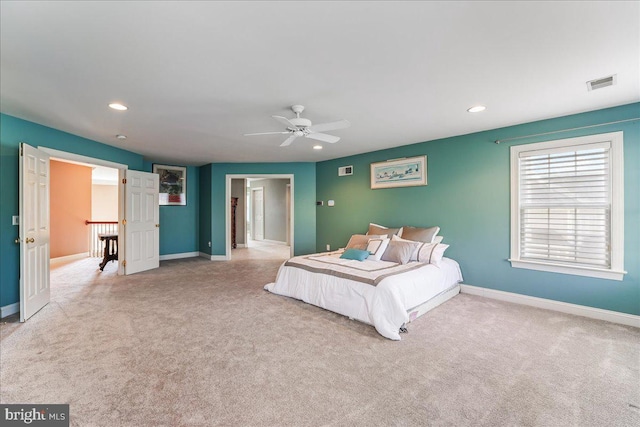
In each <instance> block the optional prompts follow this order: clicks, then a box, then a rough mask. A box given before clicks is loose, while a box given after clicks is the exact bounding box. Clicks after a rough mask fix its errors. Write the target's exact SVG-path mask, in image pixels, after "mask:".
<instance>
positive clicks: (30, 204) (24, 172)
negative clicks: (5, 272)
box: [19, 142, 51, 322]
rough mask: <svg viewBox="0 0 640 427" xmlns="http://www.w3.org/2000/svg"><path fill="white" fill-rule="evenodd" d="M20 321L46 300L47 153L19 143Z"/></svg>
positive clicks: (47, 248) (47, 246)
mask: <svg viewBox="0 0 640 427" xmlns="http://www.w3.org/2000/svg"><path fill="white" fill-rule="evenodd" d="M20 157H21V158H20V167H19V168H20V178H19V181H20V184H19V185H20V187H19V191H20V209H19V211H20V212H19V214H20V321H21V322H24V321H25V320H27V319H28V318H30V317H31V316H33V315H34V314H35V313H36V312H38V310H40V309H41V308H42V307H44V306H45V305H47V304H48V303H49V298H50V295H51V292H50V288H49V250H50V248H49V238H50V231H49V179H50V177H49V155H48V154H47V153H45V152H44V151H41V150H38V149H36V148H33V147H31V146H29V145H27V144H25V143H24V142H23V143H21V144H20Z"/></svg>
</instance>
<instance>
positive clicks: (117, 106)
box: [109, 102, 129, 111]
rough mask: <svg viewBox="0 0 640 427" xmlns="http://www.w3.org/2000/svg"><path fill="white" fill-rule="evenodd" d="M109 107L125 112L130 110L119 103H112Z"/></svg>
mask: <svg viewBox="0 0 640 427" xmlns="http://www.w3.org/2000/svg"><path fill="white" fill-rule="evenodd" d="M109 107H111V108H113V109H114V110H118V111H125V110H128V109H129V107H127V106H126V105H122V104H118V103H117V102H112V103H111V104H109Z"/></svg>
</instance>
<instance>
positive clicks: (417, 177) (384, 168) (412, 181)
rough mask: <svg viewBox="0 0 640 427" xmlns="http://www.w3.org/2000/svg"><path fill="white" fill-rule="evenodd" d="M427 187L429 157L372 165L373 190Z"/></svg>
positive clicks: (408, 158) (394, 160) (388, 161)
mask: <svg viewBox="0 0 640 427" xmlns="http://www.w3.org/2000/svg"><path fill="white" fill-rule="evenodd" d="M419 185H427V156H417V157H406V158H402V159H392V160H387V161H385V162H377V163H371V189H374V190H375V189H379V188H394V187H413V186H419Z"/></svg>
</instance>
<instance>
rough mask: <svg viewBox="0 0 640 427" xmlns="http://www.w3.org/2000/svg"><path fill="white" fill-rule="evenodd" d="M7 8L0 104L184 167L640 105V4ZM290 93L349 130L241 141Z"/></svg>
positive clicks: (386, 143)
mask: <svg viewBox="0 0 640 427" xmlns="http://www.w3.org/2000/svg"><path fill="white" fill-rule="evenodd" d="M0 5H1V6H0V7H1V9H0V36H1V45H0V55H1V69H0V89H1V91H0V95H1V96H0V108H1V111H2V112H3V113H6V114H9V115H12V116H16V117H20V118H24V119H27V120H30V121H33V122H36V123H41V124H43V125H46V126H50V127H53V128H56V129H60V130H63V131H66V132H70V133H72V134H76V135H80V136H83V137H86V138H89V139H93V140H96V141H100V142H103V143H105V144H109V145H113V146H116V147H121V148H124V149H127V150H130V151H133V152H136V153H140V154H143V155H144V156H146V157H147V158H149V159H153V160H156V161H163V162H167V163H170V164H191V165H202V164H205V163H211V162H276V161H282V162H286V161H320V160H326V159H331V158H337V157H342V156H346V155H352V154H357V153H363V152H369V151H374V150H378V149H383V148H388V147H393V146H399V145H406V144H411V143H416V142H421V141H428V140H433V139H437V138H442V137H447V136H453V135H461V134H466V133H471V132H476V131H481V130H487V129H493V128H498V127H502V126H508V125H513V124H518V123H524V122H530V121H535V120H540V119H546V118H552V117H558V116H562V115H567V114H572V113H579V112H584V111H591V110H596V109H600V108H605V107H611V106H616V105H623V104H628V103H631V102H637V101H639V100H640V2H638V1H630V2H448V3H447V2H367V1H357V2H169V1H166V2H153V1H141V2H124V1H119V2H57V1H49V2H6V1H2V3H0ZM611 74H617V85H615V86H612V87H608V88H604V89H600V90H596V91H592V92H588V91H587V87H586V84H585V82H586V81H588V80H592V79H596V78H601V77H605V76H608V75H611ZM113 101H119V102H122V103H124V104H126V105H128V106H129V110H128V111H126V112H118V111H114V110H111V109H109V108H108V107H107V104H109V103H110V102H113ZM292 104H303V105H305V106H306V111H305V112H304V113H303V114H302V116H303V117H306V118H308V119H310V120H312V121H313V122H314V123H323V122H328V121H335V120H340V119H347V120H349V121H350V122H351V123H352V126H351V127H350V128H348V129H343V130H338V131H333V132H328V133H333V134H335V135H337V136H340V137H341V138H342V139H341V140H340V142H338V143H336V144H333V145H331V144H324V149H323V150H321V151H315V150H312V149H311V147H312V145H313V144H314V141H313V140H310V139H306V138H298V139H297V140H296V141H295V142H294V143H293V145H291V146H290V147H287V148H281V147H279V144H280V143H281V142H282V141H283V140H284V139H285V138H286V136H285V135H266V136H251V137H248V136H243V134H244V133H252V132H264V131H279V130H284V129H282V126H281V125H280V124H279V123H277V122H276V121H275V120H273V119H272V118H271V116H272V115H284V116H287V117H292V116H293V113H291V111H290V110H289V109H288V108H289V106H290V105H292ZM476 104H483V105H486V107H487V109H486V111H484V112H482V113H477V114H470V113H467V112H466V109H467V108H469V107H471V106H473V105H476ZM116 134H124V135H127V137H128V139H127V140H126V141H124V142H122V141H120V140H117V139H116V138H115V135H116ZM41 143H42V144H43V143H44V142H41V141H38V144H41Z"/></svg>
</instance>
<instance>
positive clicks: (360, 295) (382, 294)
mask: <svg viewBox="0 0 640 427" xmlns="http://www.w3.org/2000/svg"><path fill="white" fill-rule="evenodd" d="M317 256H318V257H323V258H324V257H326V256H327V254H318V255H317ZM333 256H335V258H336V259H337V258H339V254H335V255H333ZM302 258H309V257H294V258H293V259H292V260H291V261H295V260H297V259H302ZM355 262H356V263H357V262H359V261H355ZM362 262H363V263H367V264H368V266H369V267H371V266H372V264H370V263H381V264H380V267H385V266H387V267H388V264H389V263H388V262H384V261H371V260H365V261H362ZM285 264H286V263H283V265H281V266H280V270H279V271H278V275H277V278H276V281H275V282H274V283H269V284H267V285H265V287H264V288H265V289H266V290H268V291H270V292H272V293H274V294H278V295H284V296H288V297H292V298H296V299H299V300H302V301H304V302H306V303H309V304H313V305H316V306H318V307H322V308H325V309H327V310H331V311H333V312H336V313H339V314H342V315H344V316H348V317H350V318H354V319H357V320H359V321H361V322H365V323H369V324H371V325H373V326H374V327H375V328H376V330H377V331H378V332H379V333H380V334H381V335H382V336H384V337H386V338H389V339H392V340H399V339H400V334H399V329H400V327H401V326H402V325H403V324H404V323H406V322H408V321H409V316H408V314H407V311H408V310H410V309H412V308H414V307H416V306H418V305H420V304H422V303H424V302H425V301H428V300H429V299H431V298H433V297H434V296H436V295H438V294H440V293H441V292H443V291H445V290H447V289H450V288H451V287H452V286H454V285H456V284H457V283H459V282H461V281H462V274H461V272H460V266H459V265H458V263H457V262H456V261H454V260H452V259H450V258H443V259H442V261H441V262H440V263H439V265H438V266H436V265H434V264H423V265H421V266H419V267H418V268H414V269H411V270H409V271H406V272H403V273H401V274H397V275H391V276H388V277H384V278H383V279H382V280H380V281H379V282H378V283H377V285H372V284H369V283H364V282H362V281H358V280H351V279H347V278H343V277H338V276H337V275H330V274H321V273H316V272H312V271H308V270H306V269H302V268H298V267H295V266H287V265H285ZM411 264H413V263H411ZM374 267H375V266H374Z"/></svg>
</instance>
